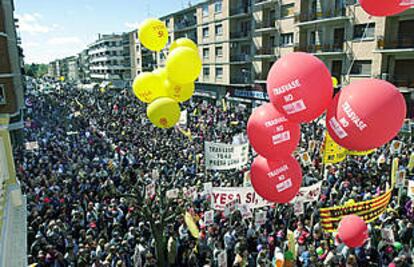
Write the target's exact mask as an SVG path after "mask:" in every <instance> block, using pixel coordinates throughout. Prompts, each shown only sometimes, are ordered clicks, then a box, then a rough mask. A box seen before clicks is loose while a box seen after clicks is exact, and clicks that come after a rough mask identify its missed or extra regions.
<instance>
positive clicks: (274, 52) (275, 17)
mask: <svg viewBox="0 0 414 267" xmlns="http://www.w3.org/2000/svg"><path fill="white" fill-rule="evenodd" d="M161 20H163V21H165V23H166V26H167V28H168V31H169V34H170V41H169V44H170V43H171V40H174V39H177V38H180V37H187V38H190V39H192V40H194V41H195V42H196V43H197V44H198V47H199V53H200V55H201V56H202V59H203V70H202V73H201V75H200V78H199V80H198V82H197V86H196V87H197V90H203V91H207V92H209V91H210V92H212V95H216V96H223V95H225V94H228V93H230V94H231V95H232V96H236V97H243V98H250V100H264V99H266V96H265V92H266V79H267V74H268V72H269V70H270V68H271V66H272V65H273V63H274V62H275V61H276V60H277V59H278V58H280V57H281V56H283V55H285V54H287V53H290V52H294V51H303V52H308V53H312V54H314V55H315V56H317V57H319V58H320V59H321V60H322V61H323V62H324V63H325V64H326V66H327V67H328V69H329V70H330V71H331V73H332V76H334V77H336V78H337V79H338V81H339V83H340V84H341V85H342V86H344V85H347V84H349V83H350V82H351V81H356V80H359V79H362V78H367V77H375V78H380V79H385V80H388V81H390V82H392V83H394V84H395V85H396V86H397V87H398V88H399V89H400V91H401V92H402V93H403V94H404V96H405V98H406V102H407V105H408V107H409V110H408V116H409V117H413V116H414V110H413V106H414V103H413V101H414V92H413V90H414V72H412V71H410V70H412V69H413V68H414V31H413V30H412V26H414V8H411V9H409V10H407V11H405V12H404V13H401V14H399V15H396V16H392V17H372V16H369V15H368V14H366V13H365V12H364V11H363V10H362V8H361V6H360V5H359V4H358V3H357V1H356V0H283V1H282V0H214V1H204V2H201V3H199V4H197V5H195V6H191V7H188V8H185V9H183V10H180V11H178V12H175V13H172V14H169V15H167V16H164V17H162V18H161ZM167 53H168V47H167V48H166V49H165V50H164V51H163V52H162V53H159V54H158V57H157V65H159V66H163V65H164V63H165V58H166V54H167ZM142 59H143V57H142Z"/></svg>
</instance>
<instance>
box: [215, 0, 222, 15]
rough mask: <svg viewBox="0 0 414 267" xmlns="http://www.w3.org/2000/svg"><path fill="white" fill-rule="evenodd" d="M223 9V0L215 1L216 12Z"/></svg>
mask: <svg viewBox="0 0 414 267" xmlns="http://www.w3.org/2000/svg"><path fill="white" fill-rule="evenodd" d="M222 9H223V1H222V0H216V1H215V2H214V12H216V13H221V11H222Z"/></svg>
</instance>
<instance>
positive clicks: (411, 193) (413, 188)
mask: <svg viewBox="0 0 414 267" xmlns="http://www.w3.org/2000/svg"><path fill="white" fill-rule="evenodd" d="M407 195H408V197H410V198H411V199H412V200H414V181H412V180H410V181H408V188H407Z"/></svg>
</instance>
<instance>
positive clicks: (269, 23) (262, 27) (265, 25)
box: [255, 19, 276, 32]
mask: <svg viewBox="0 0 414 267" xmlns="http://www.w3.org/2000/svg"><path fill="white" fill-rule="evenodd" d="M255 28H256V31H257V32H263V31H269V30H270V31H271V30H274V29H276V24H275V19H269V20H266V21H258V22H256V24H255Z"/></svg>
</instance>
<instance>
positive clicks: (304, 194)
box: [290, 181, 322, 203]
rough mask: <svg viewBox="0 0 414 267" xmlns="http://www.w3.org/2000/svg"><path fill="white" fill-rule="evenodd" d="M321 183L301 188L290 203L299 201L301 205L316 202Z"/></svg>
mask: <svg viewBox="0 0 414 267" xmlns="http://www.w3.org/2000/svg"><path fill="white" fill-rule="evenodd" d="M321 187H322V181H320V182H317V183H316V184H313V185H311V186H306V187H301V188H300V189H299V192H298V194H297V195H296V197H295V198H294V199H293V200H292V201H291V202H290V203H295V202H297V201H301V202H303V203H307V202H312V201H317V200H318V199H319V196H320V194H321Z"/></svg>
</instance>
